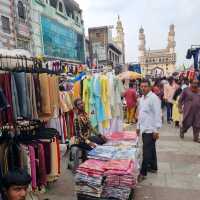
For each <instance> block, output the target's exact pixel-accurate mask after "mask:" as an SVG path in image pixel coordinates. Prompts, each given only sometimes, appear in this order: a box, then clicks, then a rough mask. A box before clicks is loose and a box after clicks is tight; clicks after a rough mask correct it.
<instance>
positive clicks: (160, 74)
mask: <svg viewBox="0 0 200 200" xmlns="http://www.w3.org/2000/svg"><path fill="white" fill-rule="evenodd" d="M151 74H152V76H153V77H163V76H164V74H165V72H164V69H162V68H161V67H155V68H153V69H152V70H151Z"/></svg>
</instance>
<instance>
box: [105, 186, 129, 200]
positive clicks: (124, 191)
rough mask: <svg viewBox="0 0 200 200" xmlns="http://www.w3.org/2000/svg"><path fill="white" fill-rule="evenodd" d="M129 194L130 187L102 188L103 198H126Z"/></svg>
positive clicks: (121, 199) (124, 199)
mask: <svg viewBox="0 0 200 200" xmlns="http://www.w3.org/2000/svg"><path fill="white" fill-rule="evenodd" d="M130 194H131V189H130V188H125V187H105V188H104V190H103V195H102V196H103V198H106V199H117V200H128V199H129V197H130Z"/></svg>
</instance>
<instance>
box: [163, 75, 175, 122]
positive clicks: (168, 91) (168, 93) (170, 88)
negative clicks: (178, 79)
mask: <svg viewBox="0 0 200 200" xmlns="http://www.w3.org/2000/svg"><path fill="white" fill-rule="evenodd" d="M168 82H169V84H166V85H164V100H165V102H166V105H167V122H168V124H170V123H171V121H172V108H173V96H174V93H175V91H176V85H175V83H174V79H173V77H170V78H169V79H168Z"/></svg>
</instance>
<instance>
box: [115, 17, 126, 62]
mask: <svg viewBox="0 0 200 200" xmlns="http://www.w3.org/2000/svg"><path fill="white" fill-rule="evenodd" d="M116 31H117V37H116V39H115V43H116V44H117V46H118V47H119V48H120V49H121V51H122V54H123V56H122V64H125V41H124V28H123V25H122V21H121V19H120V16H118V21H117V26H116Z"/></svg>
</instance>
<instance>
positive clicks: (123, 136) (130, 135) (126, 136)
mask: <svg viewBox="0 0 200 200" xmlns="http://www.w3.org/2000/svg"><path fill="white" fill-rule="evenodd" d="M137 137H138V136H137V134H136V132H132V131H123V132H114V133H111V134H108V135H107V136H106V138H107V139H108V140H112V141H116V140H136V139H137Z"/></svg>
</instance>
